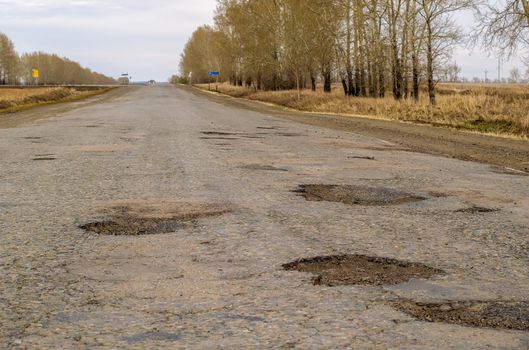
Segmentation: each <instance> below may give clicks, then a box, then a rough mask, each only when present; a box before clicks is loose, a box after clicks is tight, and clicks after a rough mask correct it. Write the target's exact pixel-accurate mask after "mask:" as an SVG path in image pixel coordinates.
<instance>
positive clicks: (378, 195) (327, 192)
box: [294, 184, 426, 206]
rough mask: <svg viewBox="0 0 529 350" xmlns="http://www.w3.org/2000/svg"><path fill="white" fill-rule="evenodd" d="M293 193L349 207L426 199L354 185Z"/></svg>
mask: <svg viewBox="0 0 529 350" xmlns="http://www.w3.org/2000/svg"><path fill="white" fill-rule="evenodd" d="M294 192H296V193H299V194H300V195H301V196H303V197H304V198H305V199H306V200H308V201H317V202H319V201H328V202H340V203H344V204H351V205H353V204H356V205H370V206H371V205H372V206H377V205H381V206H382V205H398V204H405V203H413V202H419V201H423V200H425V199H426V198H424V197H421V196H416V195H412V194H409V193H406V192H401V191H397V190H393V189H390V188H384V187H367V186H355V185H317V184H311V185H299V186H298V188H297V189H296V190H294Z"/></svg>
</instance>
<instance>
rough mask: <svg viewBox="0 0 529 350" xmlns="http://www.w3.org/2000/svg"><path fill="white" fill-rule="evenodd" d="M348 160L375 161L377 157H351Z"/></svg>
mask: <svg viewBox="0 0 529 350" xmlns="http://www.w3.org/2000/svg"><path fill="white" fill-rule="evenodd" d="M347 158H348V159H365V160H375V157H368V156H349V157H347Z"/></svg>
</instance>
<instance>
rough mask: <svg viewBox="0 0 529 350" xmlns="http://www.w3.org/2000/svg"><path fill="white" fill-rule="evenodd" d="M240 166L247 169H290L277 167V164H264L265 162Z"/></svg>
mask: <svg viewBox="0 0 529 350" xmlns="http://www.w3.org/2000/svg"><path fill="white" fill-rule="evenodd" d="M239 168H241V169H246V170H262V171H288V170H287V169H283V168H276V167H275V166H272V165H263V164H248V165H243V166H241V167H239Z"/></svg>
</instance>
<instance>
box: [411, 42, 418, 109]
mask: <svg viewBox="0 0 529 350" xmlns="http://www.w3.org/2000/svg"><path fill="white" fill-rule="evenodd" d="M412 61H413V63H412V65H413V68H412V71H413V73H412V75H413V78H412V79H413V99H414V100H415V102H419V60H418V58H417V54H416V53H415V52H414V53H413V57H412Z"/></svg>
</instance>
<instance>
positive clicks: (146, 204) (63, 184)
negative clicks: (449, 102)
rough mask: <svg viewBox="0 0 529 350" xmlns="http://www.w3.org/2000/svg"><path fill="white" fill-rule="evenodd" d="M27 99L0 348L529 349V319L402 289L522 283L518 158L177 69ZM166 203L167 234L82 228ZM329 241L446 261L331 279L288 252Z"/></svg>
mask: <svg viewBox="0 0 529 350" xmlns="http://www.w3.org/2000/svg"><path fill="white" fill-rule="evenodd" d="M122 91H124V90H122ZM35 111H36V110H35ZM35 111H34V112H32V113H40V115H39V118H38V119H39V120H37V121H33V119H32V118H29V119H25V121H26V122H27V123H25V124H22V125H16V124H11V125H10V126H16V127H10V128H5V129H0V154H1V155H2V157H1V160H0V164H1V166H0V348H1V349H4V348H6V349H11V348H13V349H48V348H49V349H175V348H197V349H204V348H227V349H234V348H300V349H308V348H314V349H320V348H321V349H328V348H354V349H361V348H369V349H373V348H381V349H386V348H388V349H389V348H394V349H470V348H476V349H477V348H479V349H482V348H487V349H527V348H529V332H526V331H518V330H506V329H492V328H478V327H470V326H461V325H455V324H447V323H440V322H424V321H420V320H418V319H416V318H414V317H412V316H410V315H408V314H405V313H403V312H401V311H399V310H398V309H396V308H394V307H393V303H394V302H396V301H398V300H411V301H414V302H440V301H450V302H454V303H455V302H459V301H520V302H527V301H529V296H528V292H527V291H528V290H529V263H528V262H529V238H528V237H529V177H527V176H521V175H520V174H517V173H510V174H509V171H504V169H501V168H498V167H496V166H492V165H487V164H481V163H473V162H467V161H462V160H457V159H453V158H445V157H442V156H436V155H429V154H424V153H417V152H411V151H409V150H407V149H404V148H403V147H401V146H396V145H394V144H392V143H390V142H387V141H383V140H380V139H375V138H371V137H368V136H362V135H359V134H354V133H347V132H344V131H340V130H332V129H327V128H321V127H318V126H313V125H306V124H301V123H297V122H295V121H292V120H287V119H284V118H278V117H277V116H273V115H268V114H266V113H263V112H258V111H252V110H248V109H240V108H236V107H234V106H230V105H227V104H224V103H217V102H215V101H212V100H211V99H207V98H205V97H203V96H201V95H200V94H198V95H197V94H194V93H192V92H190V91H188V90H186V89H180V88H175V87H141V88H136V89H131V90H128V91H127V93H120V94H115V95H113V96H111V97H109V98H106V99H103V100H100V101H99V102H98V103H88V104H83V105H79V106H77V107H76V108H75V109H73V108H68V109H64V110H63V111H62V112H59V111H58V110H57V109H53V110H46V109H41V110H39V111H38V112H35ZM363 157H364V158H363ZM302 184H340V185H354V186H359V187H365V188H385V189H392V190H399V191H402V192H406V193H410V194H412V195H414V196H417V197H424V198H425V200H424V201H419V202H409V203H408V202H406V203H402V204H399V205H392V206H364V205H347V204H342V203H335V202H327V201H307V200H306V199H305V198H303V197H302V196H299V195H298V194H297V193H294V192H293V190H296V188H297V187H298V185H302ZM476 207H480V208H488V209H494V210H492V211H489V212H480V211H476V210H469V209H472V208H476ZM175 213H176V214H179V215H180V214H181V215H182V216H181V217H180V218H184V219H185V220H183V221H181V222H178V223H177V224H176V225H174V227H173V226H170V225H169V224H167V225H169V226H167V225H166V222H165V221H164V228H167V227H171V229H169V230H166V231H171V232H167V233H161V234H152V235H140V236H107V235H98V234H96V233H93V232H86V231H84V230H83V229H81V228H79V226H81V225H83V224H87V223H94V222H97V221H99V222H102V223H109V222H110V221H109V220H111V219H112V218H115V217H116V216H119V215H125V214H126V215H127V216H126V217H127V218H129V219H130V222H131V224H134V219H135V218H138V217H143V218H144V219H145V220H147V219H149V218H150V219H152V218H157V219H160V218H165V219H167V218H172V217H174V215H175ZM200 213H208V214H207V215H206V214H204V215H200ZM147 222H150V221H147ZM156 225H158V226H156ZM156 225H154V226H156V227H155V228H160V227H161V226H160V224H159V222H158V221H157V222H156ZM154 226H152V227H154ZM152 227H151V228H152ZM335 254H362V255H369V256H376V257H387V258H394V259H400V260H404V261H410V262H417V263H422V264H425V265H428V266H430V267H433V268H436V269H441V270H443V271H445V274H442V275H437V276H434V277H432V278H430V279H427V280H412V281H410V282H408V283H403V284H399V285H394V286H387V285H386V286H384V285H383V286H376V285H371V286H369V285H349V286H335V287H330V286H324V285H314V283H313V276H312V275H311V274H308V273H302V272H296V271H285V270H284V269H283V268H282V265H283V264H285V263H289V262H291V261H294V260H296V259H298V258H310V257H315V256H325V255H335Z"/></svg>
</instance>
